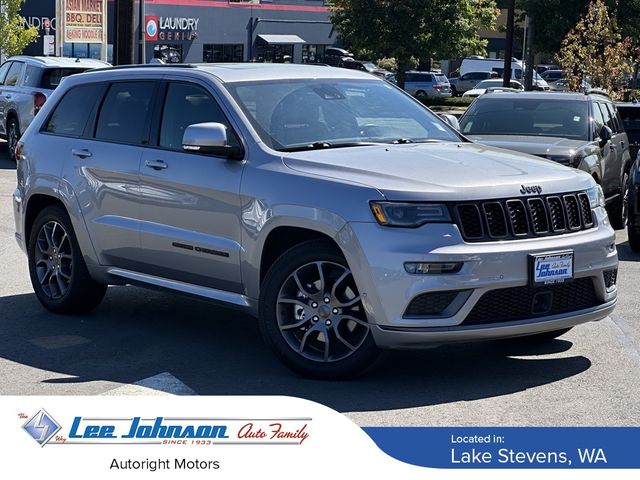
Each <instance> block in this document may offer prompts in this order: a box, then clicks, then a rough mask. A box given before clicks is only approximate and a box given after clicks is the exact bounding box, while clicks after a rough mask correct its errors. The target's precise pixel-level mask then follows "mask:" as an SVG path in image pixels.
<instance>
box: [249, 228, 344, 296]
mask: <svg viewBox="0 0 640 480" xmlns="http://www.w3.org/2000/svg"><path fill="white" fill-rule="evenodd" d="M309 240H325V241H327V242H329V243H330V244H332V245H333V246H334V247H335V248H336V250H337V251H339V252H340V253H342V251H341V249H340V246H339V245H338V244H337V243H336V241H335V240H334V239H333V238H332V237H330V236H329V235H327V234H326V233H322V232H320V231H318V230H313V229H310V228H302V227H296V226H292V225H282V226H279V227H276V228H274V229H273V230H271V231H270V232H269V234H268V235H267V237H266V239H265V242H264V245H263V248H262V255H261V256H260V285H262V281H263V280H264V277H265V276H266V275H267V272H268V271H269V269H270V268H271V266H272V265H273V263H274V262H275V261H276V260H277V259H278V258H279V257H280V256H281V255H282V254H283V253H285V252H286V251H287V250H290V249H291V248H293V247H295V246H296V245H299V244H301V243H303V242H307V241H309Z"/></svg>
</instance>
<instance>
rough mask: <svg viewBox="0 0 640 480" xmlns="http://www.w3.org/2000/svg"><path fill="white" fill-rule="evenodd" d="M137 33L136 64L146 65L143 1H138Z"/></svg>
mask: <svg viewBox="0 0 640 480" xmlns="http://www.w3.org/2000/svg"><path fill="white" fill-rule="evenodd" d="M138 2H139V3H138V7H139V10H138V17H139V18H138V31H139V32H140V38H139V41H138V63H140V64H144V63H147V60H146V56H145V50H146V49H145V41H144V27H145V25H144V0H138Z"/></svg>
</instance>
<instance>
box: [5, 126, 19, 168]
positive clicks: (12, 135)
mask: <svg viewBox="0 0 640 480" xmlns="http://www.w3.org/2000/svg"><path fill="white" fill-rule="evenodd" d="M8 137H9V138H8V139H7V149H8V150H9V158H11V159H14V160H15V159H16V147H17V146H18V137H19V135H18V125H17V124H16V122H15V120H12V121H11V122H10V123H9V135H8Z"/></svg>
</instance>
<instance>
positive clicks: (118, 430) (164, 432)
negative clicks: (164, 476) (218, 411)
mask: <svg viewBox="0 0 640 480" xmlns="http://www.w3.org/2000/svg"><path fill="white" fill-rule="evenodd" d="M310 422H311V418H263V419H260V418H257V419H249V418H170V417H154V418H145V417H133V418H88V417H75V418H74V419H73V422H72V424H71V427H70V428H69V430H68V433H67V435H64V434H60V432H62V431H63V429H61V430H60V432H58V434H56V435H55V436H54V438H52V439H51V441H50V442H49V443H58V444H60V443H64V444H91V443H96V444H105V443H110V444H138V443H139V444H158V445H186V446H189V445H196V446H206V445H217V444H223V443H224V444H228V443H231V444H250V445H256V444H264V445H267V444H269V445H272V444H280V445H301V444H302V443H303V442H304V441H305V440H307V438H309V434H310V427H309V425H310Z"/></svg>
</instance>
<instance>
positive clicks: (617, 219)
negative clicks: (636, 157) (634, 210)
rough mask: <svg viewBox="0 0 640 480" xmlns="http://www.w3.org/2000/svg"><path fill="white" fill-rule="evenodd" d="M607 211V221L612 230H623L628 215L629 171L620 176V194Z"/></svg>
mask: <svg viewBox="0 0 640 480" xmlns="http://www.w3.org/2000/svg"><path fill="white" fill-rule="evenodd" d="M610 210H611V211H610V212H609V221H610V222H611V226H612V227H613V229H614V230H623V229H624V227H625V226H626V225H627V217H628V216H629V172H624V175H623V176H622V195H621V196H620V199H619V200H616V202H615V203H614V205H613V206H612V208H611V209H610Z"/></svg>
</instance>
